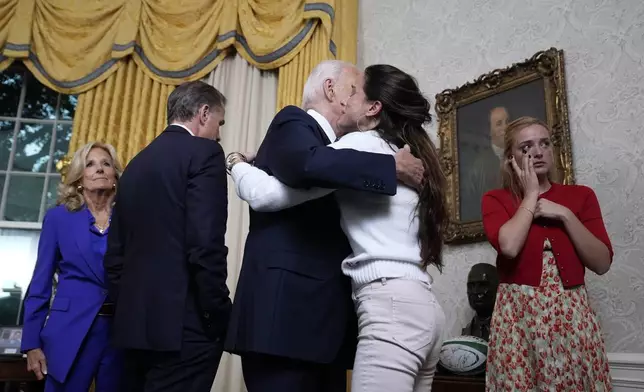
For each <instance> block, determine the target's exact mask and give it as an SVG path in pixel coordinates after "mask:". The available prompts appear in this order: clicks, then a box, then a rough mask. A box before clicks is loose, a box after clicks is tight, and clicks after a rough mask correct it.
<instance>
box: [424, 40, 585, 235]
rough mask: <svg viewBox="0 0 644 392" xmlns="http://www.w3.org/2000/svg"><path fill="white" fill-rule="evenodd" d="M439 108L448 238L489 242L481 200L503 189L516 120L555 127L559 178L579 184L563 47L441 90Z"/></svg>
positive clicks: (555, 174)
mask: <svg viewBox="0 0 644 392" xmlns="http://www.w3.org/2000/svg"><path fill="white" fill-rule="evenodd" d="M436 112H437V113H438V119H439V130H438V136H439V139H440V146H441V147H440V155H441V164H442V168H443V170H444V172H445V175H446V176H447V192H446V194H447V198H448V208H449V214H450V224H449V226H448V229H447V231H446V236H445V242H446V243H468V242H470V243H471V242H478V241H482V240H484V239H485V234H484V232H483V224H482V221H481V215H480V214H481V212H480V208H481V207H480V206H481V197H482V196H483V194H484V193H485V192H486V191H488V190H490V189H494V188H498V187H500V186H501V183H500V170H501V165H502V164H503V161H504V159H503V155H502V138H503V131H504V125H507V122H509V121H511V120H514V119H516V118H518V117H521V116H532V117H537V118H540V119H541V120H544V121H545V122H547V123H548V125H550V127H551V128H552V130H553V133H552V141H553V147H554V148H553V150H554V151H553V152H554V160H555V168H554V170H555V173H553V174H554V177H555V178H554V180H555V181H557V182H560V183H564V184H573V183H574V182H575V178H574V174H573V168H572V151H571V150H572V146H571V142H570V130H569V126H568V104H567V99H566V83H565V73H564V59H563V51H561V50H558V49H555V48H550V49H548V50H546V51H540V52H538V53H536V54H535V55H534V56H532V57H531V58H529V59H527V60H525V61H523V62H521V63H516V64H513V65H511V66H509V67H507V68H504V69H496V70H494V71H492V72H489V73H487V74H485V75H482V76H480V77H479V78H477V79H476V80H474V81H473V82H470V83H467V84H465V85H463V86H461V87H458V88H456V89H448V90H445V91H443V92H441V93H440V94H437V95H436ZM499 140H500V141H501V151H499V145H498V144H499Z"/></svg>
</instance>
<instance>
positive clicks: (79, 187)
mask: <svg viewBox="0 0 644 392" xmlns="http://www.w3.org/2000/svg"><path fill="white" fill-rule="evenodd" d="M76 190H77V191H78V193H81V192H83V186H82V185H80V184H79V185H78V186H77V187H76Z"/></svg>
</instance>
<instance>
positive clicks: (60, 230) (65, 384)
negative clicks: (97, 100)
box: [22, 143, 122, 392]
mask: <svg viewBox="0 0 644 392" xmlns="http://www.w3.org/2000/svg"><path fill="white" fill-rule="evenodd" d="M121 172H122V169H121V166H120V164H119V163H118V161H117V158H116V152H115V151H114V147H112V146H111V145H109V144H103V143H89V144H87V145H85V146H84V147H82V148H81V149H80V150H78V151H76V153H75V154H74V158H73V159H72V162H71V164H70V166H69V170H68V173H67V176H66V178H65V181H64V183H63V184H61V186H60V189H59V192H58V203H57V204H58V206H56V207H54V208H52V209H51V210H49V211H48V212H47V214H46V215H45V218H44V220H43V226H42V233H41V234H40V242H39V244H38V260H37V261H36V267H35V270H34V274H33V277H32V278H31V284H30V286H29V290H28V292H27V295H26V298H25V313H24V314H25V315H24V327H23V336H22V351H23V352H25V353H26V354H27V363H28V369H29V370H30V371H33V372H34V373H35V374H36V377H37V378H38V379H43V378H44V377H45V376H47V377H46V382H45V391H46V392H72V391H73V392H85V391H88V390H89V388H90V385H91V384H92V381H93V380H95V382H96V384H95V385H96V392H112V391H117V390H118V387H119V385H118V383H119V379H120V374H121V359H120V355H119V353H118V351H116V350H115V349H113V348H112V347H110V344H109V335H110V328H111V316H112V315H113V313H114V309H113V308H114V305H113V304H111V303H110V302H109V300H108V298H107V289H106V286H105V278H104V272H103V255H104V254H105V249H106V246H107V233H108V231H109V225H110V216H111V213H112V204H113V200H114V195H115V194H116V183H117V180H118V178H119V176H120V174H121ZM55 273H58V283H57V287H56V292H55V293H53V296H52V279H53V277H54V274H55Z"/></svg>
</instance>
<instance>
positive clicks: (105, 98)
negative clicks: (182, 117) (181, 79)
mask: <svg viewBox="0 0 644 392" xmlns="http://www.w3.org/2000/svg"><path fill="white" fill-rule="evenodd" d="M123 62H124V64H123V66H121V67H119V68H118V69H117V71H116V72H115V73H114V74H113V75H111V76H110V77H108V78H107V79H106V80H105V81H104V82H103V83H100V84H99V85H97V86H96V87H95V88H93V89H91V90H89V91H88V92H86V93H82V94H79V96H78V104H77V106H76V115H75V116H74V128H73V131H72V140H71V141H70V143H69V151H70V153H71V152H74V151H76V150H77V149H78V148H80V147H81V146H83V145H84V144H85V143H87V142H89V141H92V140H99V141H102V142H105V143H110V144H111V145H113V146H114V147H115V148H116V151H117V152H118V156H119V160H120V161H121V162H122V163H126V162H128V161H129V160H130V159H132V157H134V155H136V153H137V152H139V151H140V150H141V149H142V148H143V147H145V146H146V145H147V144H148V143H149V142H150V141H152V139H154V138H155V137H156V136H157V135H158V133H159V132H161V131H162V130H163V128H164V127H165V125H166V101H167V99H168V95H170V93H171V92H172V90H173V89H174V86H172V85H167V84H163V83H161V82H158V81H156V80H154V79H152V78H150V77H149V76H148V75H147V74H146V73H145V72H143V71H142V70H141V68H140V67H139V66H138V65H137V63H136V62H135V61H134V60H133V59H129V60H123Z"/></svg>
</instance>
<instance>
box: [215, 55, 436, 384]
mask: <svg viewBox="0 0 644 392" xmlns="http://www.w3.org/2000/svg"><path fill="white" fill-rule="evenodd" d="M359 75H360V71H358V70H357V69H356V68H355V67H354V66H353V65H351V64H347V63H343V62H340V61H326V62H323V63H321V64H319V65H318V66H317V67H316V68H315V69H314V70H313V72H312V73H311V75H310V76H309V79H308V81H307V83H306V85H305V87H304V99H303V106H304V108H305V110H302V109H300V108H297V107H294V106H288V107H286V108H284V109H283V110H281V111H280V112H279V113H278V114H277V115H276V116H275V118H274V120H273V122H272V123H271V125H270V127H269V129H268V133H267V135H266V137H265V139H264V141H263V142H262V145H261V146H260V148H259V150H258V153H257V158H256V159H255V165H256V166H257V167H259V168H261V169H262V170H264V171H266V172H267V173H269V174H271V175H273V176H275V177H277V178H278V179H279V180H280V181H281V182H283V183H285V184H287V185H289V186H291V187H295V188H308V187H323V188H333V189H338V188H348V189H355V190H361V191H368V192H375V193H380V194H386V195H393V194H395V193H396V183H397V181H398V180H401V181H404V182H406V183H409V184H410V185H413V186H418V185H419V183H420V180H421V178H422V175H423V172H424V170H423V166H422V163H421V162H420V161H419V160H417V159H416V158H414V157H413V156H411V154H409V152H407V151H406V150H401V152H400V153H398V154H396V156H395V157H392V156H390V155H384V154H371V153H364V152H358V151H355V150H348V149H338V150H335V149H332V148H330V147H326V145H328V144H330V143H331V142H332V141H334V140H335V139H336V138H337V137H339V136H341V135H342V133H343V132H344V131H346V130H342V129H338V127H337V126H336V122H337V119H338V118H339V117H340V115H341V114H342V112H343V106H344V102H346V100H347V99H348V98H349V97H350V96H351V95H352V94H355V93H356V89H357V88H358V87H357V85H356V84H357V78H358V77H359ZM244 160H246V158H245V157H244V156H243V155H242V154H239V153H232V154H229V156H228V157H227V160H226V164H227V169H228V170H234V165H235V164H236V163H238V162H241V161H244ZM350 253H351V248H350V247H349V243H348V241H347V238H346V237H345V235H344V233H343V232H342V230H341V228H340V211H339V208H338V206H337V205H336V201H335V199H334V197H333V196H332V195H328V196H325V197H322V198H319V199H316V200H312V201H309V202H307V203H304V204H301V205H298V206H296V207H293V208H289V209H286V210H283V211H279V212H271V213H260V212H255V211H252V210H251V212H250V231H249V233H248V238H247V240H246V247H245V250H244V260H243V265H242V269H241V273H240V277H239V281H238V283H237V290H236V294H235V299H234V302H233V310H232V314H231V320H230V326H229V329H228V335H227V338H226V343H225V349H226V350H227V351H229V352H231V353H235V354H239V355H241V358H242V367H243V373H244V381H245V383H246V387H247V389H248V391H249V392H344V391H346V369H347V368H349V367H350V366H351V364H352V362H353V357H354V355H355V349H356V343H357V337H356V333H357V325H356V323H357V320H356V318H355V313H354V311H353V304H352V301H351V287H350V282H349V279H348V278H347V277H345V276H344V275H343V274H342V271H341V269H340V265H341V263H342V261H343V260H344V258H345V257H346V256H347V255H349V254H350Z"/></svg>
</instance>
